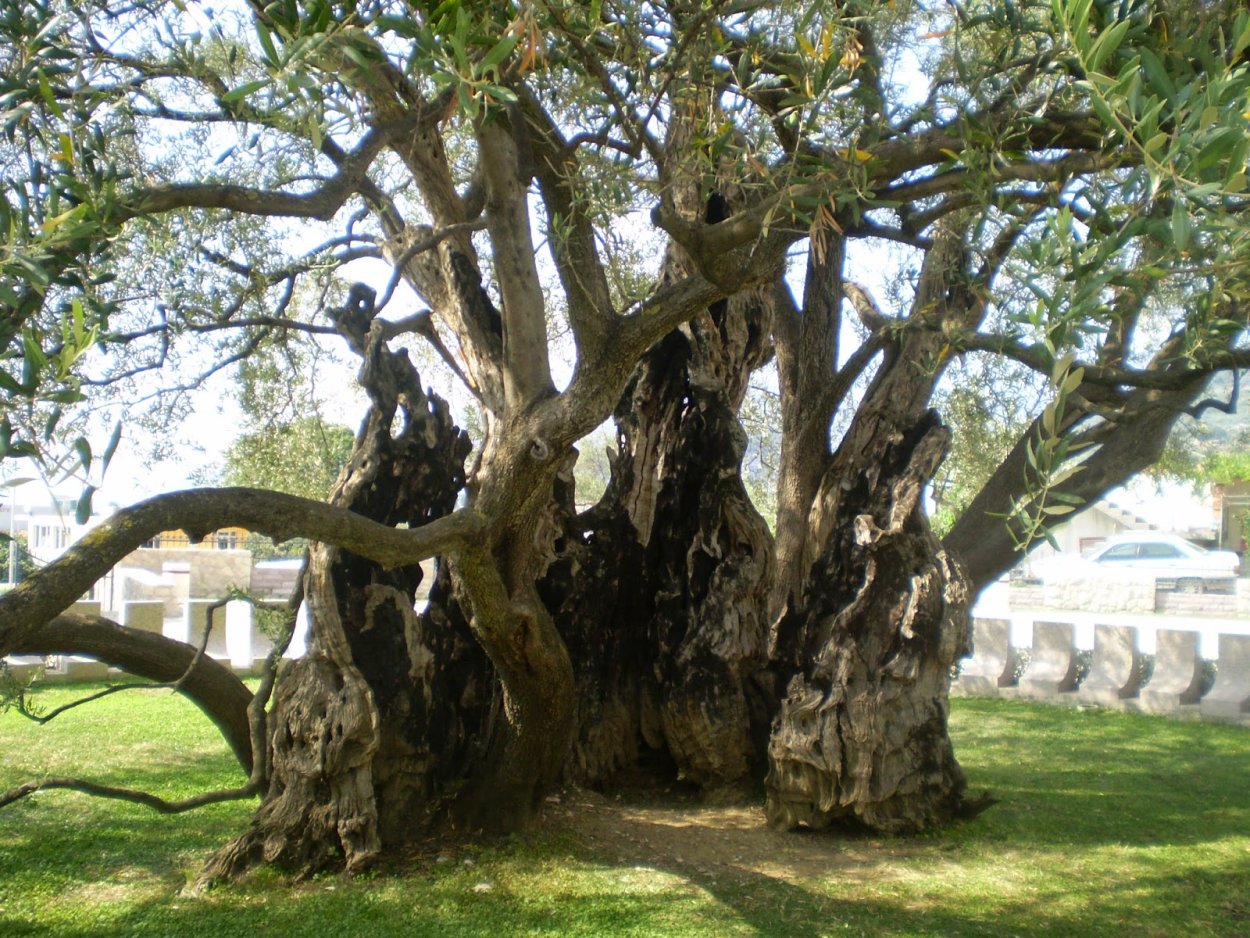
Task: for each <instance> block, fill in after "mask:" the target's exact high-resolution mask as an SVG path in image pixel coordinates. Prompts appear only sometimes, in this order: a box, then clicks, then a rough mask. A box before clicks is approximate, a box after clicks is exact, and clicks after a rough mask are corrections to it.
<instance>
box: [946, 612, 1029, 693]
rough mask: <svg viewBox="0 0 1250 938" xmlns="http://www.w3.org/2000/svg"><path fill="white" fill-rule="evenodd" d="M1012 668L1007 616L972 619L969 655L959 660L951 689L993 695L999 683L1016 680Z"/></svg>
mask: <svg viewBox="0 0 1250 938" xmlns="http://www.w3.org/2000/svg"><path fill="white" fill-rule="evenodd" d="M1015 671H1016V653H1015V649H1014V648H1012V647H1011V623H1010V622H1009V621H1008V620H1006V619H973V620H972V657H971V658H966V659H964V661H962V662H961V663H960V665H959V679H958V680H956V681H955V682H954V683H953V684H952V685H951V693H952V694H954V695H956V696H965V697H993V696H994V695H996V694H997V693H998V690H999V688H1000V687H1008V686H1010V685H1012V684H1014V683H1015Z"/></svg>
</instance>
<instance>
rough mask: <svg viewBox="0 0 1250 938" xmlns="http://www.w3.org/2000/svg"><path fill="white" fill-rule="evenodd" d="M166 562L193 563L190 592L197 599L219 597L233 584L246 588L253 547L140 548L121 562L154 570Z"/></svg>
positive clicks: (157, 569) (250, 572)
mask: <svg viewBox="0 0 1250 938" xmlns="http://www.w3.org/2000/svg"><path fill="white" fill-rule="evenodd" d="M167 563H185V564H190V566H191V595H192V596H194V597H196V598H197V599H220V598H222V597H224V596H225V595H226V593H227V592H229V590H230V589H231V587H237V588H239V589H247V588H248V586H249V584H250V583H251V581H252V552H251V551H250V550H210V549H207V548H199V549H196V548H187V549H167V548H160V549H155V550H154V549H151V548H146V547H141V548H140V549H139V550H136V551H135V552H134V553H132V554H130V555H128V556H127V557H126V558H125V559H124V560H123V561H122V565H123V566H126V567H138V568H140V569H141V570H149V571H151V572H153V573H160V572H161V570H162V568H163V566H164V565H165V564H167ZM128 598H129V597H128ZM136 598H137V597H136Z"/></svg>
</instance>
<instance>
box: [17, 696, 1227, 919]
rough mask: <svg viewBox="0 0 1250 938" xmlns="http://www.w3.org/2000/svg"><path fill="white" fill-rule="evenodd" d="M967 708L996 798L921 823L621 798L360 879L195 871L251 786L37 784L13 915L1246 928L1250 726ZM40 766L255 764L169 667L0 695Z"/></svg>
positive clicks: (958, 722) (238, 817)
mask: <svg viewBox="0 0 1250 938" xmlns="http://www.w3.org/2000/svg"><path fill="white" fill-rule="evenodd" d="M74 691H75V692H79V691H81V689H80V688H76V689H74ZM69 693H70V692H69V691H67V690H64V689H57V690H53V691H49V692H47V694H46V695H45V700H46V701H47V702H48V703H49V704H52V703H55V702H56V701H58V700H63V699H67V696H68V694H69ZM952 730H953V733H954V736H955V741H956V746H957V748H958V752H959V755H960V758H961V761H962V762H963V765H964V767H965V769H966V770H967V773H968V777H969V782H970V784H971V786H972V788H973V789H974V790H977V791H979V790H980V789H990V790H991V791H993V792H994V794H995V795H997V796H998V797H999V798H1000V799H1001V803H1000V804H998V805H996V806H995V807H993V808H992V809H990V810H989V811H988V812H986V813H985V814H983V815H981V816H980V817H979V818H977V819H976V820H974V821H971V822H968V823H965V824H963V825H960V826H958V827H955V828H952V829H949V830H946V831H941V832H937V833H933V834H929V835H925V836H922V837H916V838H897V839H879V838H841V839H839V838H834V837H830V836H828V835H812V834H806V835H805V834H790V835H781V834H775V833H772V832H769V831H766V830H765V829H763V828H762V827H760V826H759V825H757V824H755V823H754V821H751V822H750V823H748V824H746V826H745V827H743V829H740V830H733V831H728V832H726V833H724V836H725V838H726V839H724V840H720V841H715V842H713V844H712V847H711V848H710V849H709V848H708V847H707V846H706V845H705V846H704V847H703V848H700V847H699V846H698V840H699V838H700V837H703V836H705V835H706V833H707V832H706V829H705V828H706V825H707V817H711V816H713V815H711V814H709V813H708V812H705V811H703V809H700V808H698V807H697V806H686V807H683V806H681V805H680V804H672V805H661V806H659V807H660V809H661V811H662V812H666V813H662V815H655V814H647V813H645V811H643V810H642V809H639V811H638V812H635V813H632V814H631V813H630V808H629V804H628V802H626V803H625V805H624V807H621V803H619V802H610V801H608V802H604V804H605V805H607V806H609V807H611V808H612V810H613V811H616V812H617V813H616V814H612V815H611V817H610V818H609V820H608V821H606V822H600V821H599V820H596V825H595V831H596V833H595V834H594V835H591V834H589V833H584V832H583V831H582V830H581V828H578V827H573V828H568V827H560V828H556V829H549V830H540V831H536V832H533V833H531V834H528V835H526V836H524V837H518V838H514V839H512V840H510V841H507V842H504V843H501V844H494V845H491V846H474V847H465V846H460V847H458V848H456V850H455V852H454V855H452V856H450V857H448V858H443V859H444V860H446V862H436V861H435V859H434V858H431V857H428V856H424V857H418V858H416V859H414V861H413V862H412V863H411V864H407V865H404V866H400V867H397V868H395V869H392V870H388V871H380V872H375V873H371V874H368V875H366V876H363V877H358V878H356V879H354V880H350V881H348V880H344V879H343V878H342V877H340V876H323V877H320V878H317V879H314V880H313V881H312V882H308V883H303V884H294V885H293V884H290V883H288V882H287V881H286V880H284V879H283V878H282V877H281V876H279V875H278V874H276V873H273V872H269V871H266V872H262V873H261V874H259V875H257V876H256V877H254V878H252V879H251V880H250V881H248V882H246V883H244V884H242V885H238V886H232V887H228V888H219V889H216V890H214V891H212V892H210V893H208V894H207V895H204V896H200V897H189V896H187V895H185V894H183V893H182V890H183V887H184V886H186V884H187V883H188V882H189V881H190V880H191V879H192V878H193V877H194V875H195V873H196V871H197V869H198V865H199V863H200V862H201V861H202V860H203V858H204V857H205V856H206V855H207V854H208V853H209V852H210V851H211V850H212V849H213V848H214V847H215V846H217V845H219V844H221V843H222V842H223V841H224V840H225V839H226V838H227V837H228V836H229V835H230V834H231V833H232V832H234V831H237V830H238V829H240V828H241V826H242V825H243V824H244V823H245V822H246V820H247V817H248V815H249V813H250V810H251V805H250V804H248V803H240V804H232V805H220V806H216V807H212V808H207V809H204V810H201V811H197V812H193V813H191V814H187V815H182V816H178V817H174V818H167V817H161V816H158V815H156V814H154V813H152V812H151V811H148V810H147V809H144V808H140V807H137V806H132V805H128V804H123V803H118V802H108V801H102V800H96V799H91V798H87V797H85V796H81V795H78V794H75V793H71V792H63V791H49V792H44V793H40V794H38V795H36V796H34V797H32V798H29V799H26V800H25V801H22V802H19V803H17V804H15V805H12V806H10V807H9V808H7V809H4V810H3V811H0V935H3V936H5V938H16V936H19V935H40V936H45V935H46V936H84V938H86V936H101V935H127V936H131V935H134V936H193V935H214V936H216V935H237V934H243V933H245V932H246V933H251V934H258V935H263V936H266V938H278V936H285V935H291V936H299V938H312V936H317V935H335V936H350V935H370V936H388V935H397V936H398V935H405V936H411V935H491V936H497V938H504V936H511V935H553V936H554V935H561V936H563V935H586V936H591V935H593V936H600V935H638V936H643V935H646V936H653V935H680V936H696V935H698V936H703V935H727V936H729V935H733V936H738V935H775V936H808V935H810V936H817V935H934V936H948V935H994V936H1001V935H1056V936H1084V935H1109V936H1117V938H1129V936H1141V935H1159V936H1173V935H1184V936H1190V935H1193V936H1197V935H1229V936H1233V935H1241V936H1245V935H1250V730H1247V729H1245V728H1239V727H1228V726H1212V725H1205V724H1198V723H1182V722H1173V721H1169V720H1165V719H1160V718H1152V717H1143V716H1137V715H1131V714H1118V713H1110V712H1104V711H1076V710H1069V709H1062V708H1051V707H1046V706H1042V705H1029V704H1020V703H1010V702H1001V701H987V700H975V701H970V700H957V701H955V702H954V716H953V726H952ZM42 774H78V775H83V776H87V777H90V778H92V779H93V780H98V781H106V782H112V783H115V784H134V785H139V786H142V787H146V788H148V789H150V790H154V791H156V792H158V793H160V794H163V795H166V796H171V797H178V796H186V795H189V794H192V793H194V792H196V791H199V790H202V789H205V788H210V787H226V786H232V785H235V784H237V783H238V782H239V774H238V771H237V769H236V767H235V766H234V765H233V763H232V760H231V757H230V755H229V753H228V752H227V750H226V747H225V745H224V744H223V743H222V742H221V740H220V738H219V737H218V736H217V735H216V733H215V731H214V730H213V728H212V726H211V725H210V724H209V723H208V722H207V721H205V720H204V719H203V718H202V717H201V716H200V715H199V712H198V711H197V710H195V709H194V707H192V706H191V705H189V704H187V703H185V702H184V701H182V700H181V699H180V698H177V697H171V696H170V695H169V694H168V693H167V692H164V691H143V692H138V693H133V694H126V695H121V696H114V697H112V698H108V699H106V700H104V701H102V702H100V703H98V704H96V705H93V706H92V707H89V708H84V709H81V710H76V711H73V712H71V713H68V714H66V715H65V716H63V717H61V718H60V719H59V720H57V721H56V722H55V723H53V724H51V725H49V726H47V727H37V726H34V725H33V724H30V723H28V722H26V721H24V720H23V719H21V718H20V717H18V716H16V715H15V714H13V713H8V714H4V715H0V788H8V787H9V786H11V785H13V784H16V783H18V782H21V781H26V780H29V779H31V778H37V777H39V776H40V775H42ZM650 807H654V806H653V805H652V806H650ZM708 811H709V812H710V811H711V809H708ZM687 816H688V817H690V818H702V820H701V821H699V823H698V824H693V823H692V824H691V825H690V826H688V827H687V826H685V824H684V821H683V818H685V817H687ZM739 816H740V817H743V818H751V817H753V816H754V815H752V814H750V813H747V812H739ZM657 818H658V820H657ZM618 821H619V831H618V832H617V835H615V836H613V835H606V836H605V834H604V831H605V830H611V829H612V825H613V824H617V823H618ZM605 824H606V825H607V826H606V827H605ZM700 824H701V825H703V826H700ZM747 827H750V828H751V829H746V828H747ZM653 835H654V838H655V839H654V840H652V839H650V838H652V837H653ZM683 838H688V839H687V840H683ZM652 843H655V844H657V845H660V846H657V847H656V850H655V853H654V854H651V853H649V852H648V851H649V849H650V848H649V846H648V845H649V844H652ZM682 843H688V844H689V847H690V849H689V850H686V849H684V848H681V847H680V845H681V844H682ZM674 844H677V845H678V847H677V848H674V846H673V845H674ZM700 849H702V852H700ZM717 850H722V851H723V852H724V854H725V855H724V856H720V857H718V856H716V851H717ZM748 851H749V852H752V855H751V856H739V855H730V854H735V853H742V852H748ZM709 856H711V857H712V859H711V860H708V859H707V858H708V857H709ZM466 860H467V861H468V862H467V863H466V862H465V861H466Z"/></svg>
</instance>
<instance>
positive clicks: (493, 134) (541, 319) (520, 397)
mask: <svg viewBox="0 0 1250 938" xmlns="http://www.w3.org/2000/svg"><path fill="white" fill-rule="evenodd" d="M515 124H520V125H521V126H515ZM477 138H478V146H479V148H480V151H481V160H482V166H483V168H484V172H483V177H484V178H483V181H484V182H485V185H486V226H487V231H488V232H489V233H490V241H491V248H492V254H493V259H494V264H495V270H496V274H497V279H498V283H499V290H500V293H501V294H502V296H503V366H504V402H505V404H506V406H507V407H508V408H509V410H511V411H512V412H514V413H516V412H519V411H521V410H523V409H525V408H526V407H528V406H529V405H530V404H532V403H533V402H534V401H536V400H538V399H540V398H543V397H548V396H550V395H552V394H554V393H555V386H554V384H552V381H551V366H550V363H549V361H548V359H547V316H546V302H545V300H544V297H543V289H542V283H541V282H540V280H539V276H538V268H537V267H536V266H535V264H534V239H533V235H532V234H531V232H530V223H529V200H528V199H527V197H526V196H527V193H528V186H529V176H528V174H526V173H524V172H523V170H522V148H523V147H525V146H527V145H526V144H525V127H524V119H523V118H522V117H521V116H520V114H519V113H518V114H517V115H516V120H515V122H514V126H512V127H509V126H508V124H507V123H505V122H504V121H503V120H502V117H500V119H496V120H493V121H489V122H483V124H482V126H480V127H479V128H478V133H477Z"/></svg>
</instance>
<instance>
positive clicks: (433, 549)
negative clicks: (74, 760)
mask: <svg viewBox="0 0 1250 938" xmlns="http://www.w3.org/2000/svg"><path fill="white" fill-rule="evenodd" d="M230 525H238V526H239V527H243V528H247V529H248V530H249V531H254V532H256V533H258V534H265V535H268V536H269V537H272V538H273V539H274V540H275V541H284V540H287V539H289V538H292V537H307V538H309V539H311V540H316V541H322V542H325V543H328V544H334V545H336V546H338V547H343V548H346V549H348V550H350V551H352V552H353V553H356V554H359V555H361V556H362V557H366V558H368V559H370V560H373V561H376V562H377V563H379V564H381V565H383V566H384V567H388V568H389V567H398V566H404V565H407V564H412V563H416V562H418V561H420V560H424V559H426V558H428V557H432V556H434V555H435V554H437V553H447V552H454V551H457V550H460V549H462V548H464V547H465V546H467V545H468V544H470V543H472V542H475V541H477V540H479V539H480V538H481V536H482V532H483V531H484V529H485V526H486V521H485V519H484V518H482V517H481V516H480V515H479V514H478V513H477V512H475V511H473V510H471V509H464V510H461V511H458V512H456V513H454V514H451V515H447V516H445V517H442V518H439V519H437V520H435V521H432V522H430V523H429V524H427V525H423V526H422V527H420V528H413V529H401V528H392V527H388V526H387V525H384V524H379V523H378V522H376V521H371V520H369V519H368V518H365V517H363V516H361V515H357V514H355V513H354V512H351V511H348V510H346V509H344V508H337V507H334V506H332V505H327V504H325V503H324V502H317V501H312V500H310V499H306V498H299V497H297V496H294V495H286V494H283V493H280V492H270V491H265V490H263V489H248V488H221V489H189V490H187V491H183V492H173V493H170V494H168V495H158V496H156V497H155V498H151V499H149V500H147V501H145V502H140V503H139V504H138V505H134V506H133V507H131V508H126V509H123V510H122V511H119V512H118V513H117V514H115V515H113V517H111V518H110V519H109V520H107V521H105V522H104V523H103V524H101V525H100V526H99V527H97V528H95V529H94V530H92V531H90V532H89V533H88V534H87V535H86V536H85V537H84V538H83V539H82V540H81V541H79V542H78V543H77V544H75V545H74V546H73V547H71V548H70V549H69V550H68V551H66V552H65V554H64V555H62V556H61V557H60V558H59V559H58V560H55V561H53V562H52V563H50V564H48V565H47V566H46V567H43V568H42V569H40V570H38V571H36V572H35V573H34V574H32V575H31V576H30V577H29V578H28V579H27V580H25V581H23V582H22V583H20V584H18V585H17V586H16V587H15V588H14V589H13V590H12V591H11V592H9V593H7V594H5V595H4V596H3V597H0V655H3V654H8V653H9V651H10V649H11V647H13V646H14V645H16V644H18V643H22V642H25V641H28V640H29V639H30V636H32V635H33V634H34V633H35V631H36V630H38V629H39V628H40V627H41V626H42V625H43V624H44V623H46V622H48V621H49V620H50V619H52V618H53V617H54V616H56V615H58V614H59V613H60V612H62V611H63V610H65V609H67V608H69V606H70V605H71V604H72V603H73V602H75V601H76V600H77V599H78V598H79V597H80V596H82V595H83V594H84V593H85V592H87V590H89V589H90V588H91V585H92V584H93V583H94V582H95V581H96V580H98V579H99V578H100V577H101V576H103V575H104V574H105V573H106V572H107V571H108V570H109V569H111V568H112V567H113V566H114V565H115V564H117V563H118V562H119V561H120V560H121V559H122V558H123V557H125V556H126V555H127V554H129V553H130V552H131V551H132V550H134V549H135V548H136V547H139V546H140V545H141V544H143V543H144V542H145V541H147V540H150V539H151V538H153V537H155V536H156V535H157V534H159V533H161V532H162V531H168V530H171V529H177V528H181V529H182V530H184V531H186V532H187V534H188V535H189V536H190V537H191V539H192V540H193V541H198V540H199V539H200V538H202V537H204V536H205V535H207V534H208V533H210V532H211V531H215V530H217V529H218V528H221V527H226V526H230Z"/></svg>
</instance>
